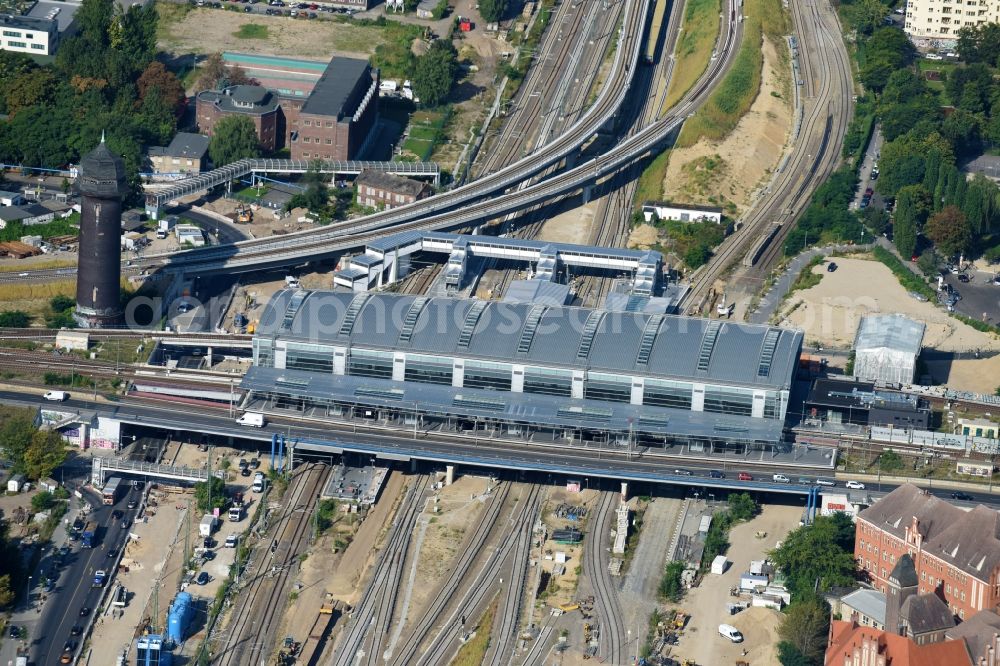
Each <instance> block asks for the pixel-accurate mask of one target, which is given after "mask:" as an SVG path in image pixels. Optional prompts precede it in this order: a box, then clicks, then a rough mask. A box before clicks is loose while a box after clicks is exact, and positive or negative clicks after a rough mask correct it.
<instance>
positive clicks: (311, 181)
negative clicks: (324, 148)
mask: <svg viewBox="0 0 1000 666" xmlns="http://www.w3.org/2000/svg"><path fill="white" fill-rule="evenodd" d="M320 166H321V161H320V160H314V161H313V162H312V163H310V164H309V168H308V169H307V170H306V173H305V175H304V176H303V181H305V183H306V191H305V192H304V193H303V196H304V197H305V204H306V207H307V208H308V209H309V210H321V209H322V208H323V207H324V206H326V204H327V201H329V199H330V193H329V191H328V190H327V187H326V180H327V178H326V176H324V175H323V174H322V173H320V170H319V169H320Z"/></svg>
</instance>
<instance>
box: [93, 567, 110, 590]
mask: <svg viewBox="0 0 1000 666" xmlns="http://www.w3.org/2000/svg"><path fill="white" fill-rule="evenodd" d="M107 580H108V574H107V573H106V572H105V571H104V569H98V570H97V571H95V572H94V583H93V585H91V587H104V583H106V582H107Z"/></svg>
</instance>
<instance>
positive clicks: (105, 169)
mask: <svg viewBox="0 0 1000 666" xmlns="http://www.w3.org/2000/svg"><path fill="white" fill-rule="evenodd" d="M77 187H78V188H79V190H80V194H83V195H85V196H92V197H100V198H102V199H112V198H115V197H121V196H123V195H124V194H125V193H126V192H128V185H127V184H126V182H125V163H124V162H123V161H122V158H121V157H119V156H118V155H115V154H114V153H112V152H111V151H110V150H109V149H108V145H107V144H106V143H104V137H103V136H101V143H100V144H98V146H97V148H94V149H93V150H92V151H90V152H89V153H88V154H87V155H85V156H84V158H83V159H82V160H80V177H79V178H78V179H77Z"/></svg>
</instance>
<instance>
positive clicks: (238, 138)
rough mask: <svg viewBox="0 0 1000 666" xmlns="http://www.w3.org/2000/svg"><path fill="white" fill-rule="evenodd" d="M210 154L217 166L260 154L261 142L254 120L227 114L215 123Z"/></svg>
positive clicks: (209, 144) (210, 142)
mask: <svg viewBox="0 0 1000 666" xmlns="http://www.w3.org/2000/svg"><path fill="white" fill-rule="evenodd" d="M208 154H209V156H210V157H211V158H212V162H213V163H214V164H215V166H216V167H221V166H225V165H226V164H231V163H233V162H236V161H237V160H242V159H246V158H248V157H257V156H259V155H260V142H259V141H258V139H257V129H256V128H255V127H254V124H253V121H252V120H250V118H248V117H246V116H227V117H225V118H223V119H222V120H220V121H219V122H217V123H216V124H215V128H214V129H213V130H212V138H211V140H210V141H209V143H208Z"/></svg>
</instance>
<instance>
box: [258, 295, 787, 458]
mask: <svg viewBox="0 0 1000 666" xmlns="http://www.w3.org/2000/svg"><path fill="white" fill-rule="evenodd" d="M801 345H802V334H801V332H799V331H792V330H785V329H779V328H772V327H768V326H756V325H748V324H742V323H740V324H736V323H730V322H724V321H721V320H705V319H692V318H688V317H676V316H670V315H657V314H641V313H629V312H608V311H605V310H590V309H585V308H574V307H563V306H549V305H542V304H530V303H501V302H492V301H483V300H459V299H450V298H429V297H415V296H404V295H398V294H388V293H378V294H372V293H360V294H351V293H344V292H320V291H302V290H297V291H292V290H285V291H281V292H279V293H278V294H276V295H275V296H274V297H273V298H272V299H271V301H270V302H269V303H268V305H267V307H266V308H265V310H264V312H263V313H262V315H261V318H260V321H259V324H258V326H257V331H256V335H255V337H254V342H253V355H254V367H253V368H251V370H250V371H249V372H248V374H247V375H246V377H245V379H244V381H243V384H242V387H243V388H244V389H245V390H247V391H248V392H250V395H251V403H253V401H258V402H257V404H256V405H255V406H254V408H255V409H256V408H264V409H266V408H268V407H269V406H274V405H287V404H296V405H298V406H299V408H300V409H302V410H305V411H309V412H311V413H317V414H323V415H328V414H333V413H335V414H337V415H341V416H344V417H348V416H350V415H351V414H353V413H354V412H355V411H356V410H362V411H363V412H370V413H371V414H376V413H378V414H381V415H382V417H381V418H390V419H394V418H398V417H400V415H401V413H402V412H407V413H409V414H412V413H413V412H414V410H416V411H418V412H420V414H421V418H426V419H432V420H435V421H436V422H441V423H445V424H450V425H452V426H455V425H456V424H457V423H458V422H466V421H468V422H472V421H473V420H475V421H476V423H490V424H493V427H496V428H500V429H507V430H510V429H514V430H515V431H516V432H519V433H525V432H528V433H538V432H542V431H544V433H545V435H544V436H547V437H550V438H553V437H560V438H565V439H575V438H581V439H588V438H591V439H592V438H594V437H595V436H600V437H603V438H609V437H612V438H620V439H621V440H622V441H623V442H624V441H642V442H647V443H648V444H649V445H657V444H658V445H661V446H662V445H663V444H664V443H666V442H668V441H670V442H673V441H683V442H698V443H699V444H700V445H703V446H705V447H709V448H712V447H723V448H726V449H727V450H733V451H746V450H749V449H751V448H757V449H760V448H767V447H774V446H776V445H777V444H778V443H779V442H781V440H782V436H783V429H784V416H785V412H786V409H787V404H788V397H789V392H790V389H791V383H792V378H793V374H794V372H795V367H796V363H797V358H798V353H799V350H800V348H801ZM549 441H551V439H550V440H549Z"/></svg>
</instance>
